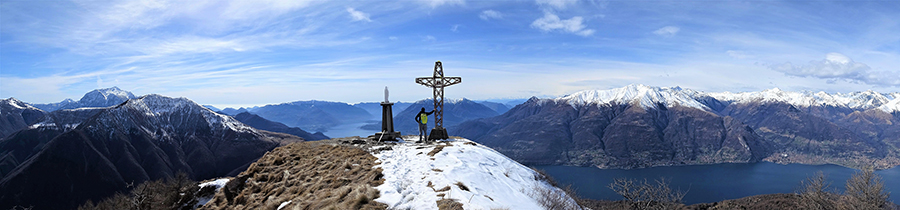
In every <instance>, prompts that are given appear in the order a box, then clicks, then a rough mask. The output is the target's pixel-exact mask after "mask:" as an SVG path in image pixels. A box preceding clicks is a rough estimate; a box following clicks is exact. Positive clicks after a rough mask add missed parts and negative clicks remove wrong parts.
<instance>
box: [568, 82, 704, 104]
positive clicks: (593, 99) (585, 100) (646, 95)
mask: <svg viewBox="0 0 900 210" xmlns="http://www.w3.org/2000/svg"><path fill="white" fill-rule="evenodd" d="M695 94H696V93H695V92H693V91H685V90H683V89H681V88H680V87H672V88H659V87H650V86H646V85H628V86H625V87H621V88H615V89H609V90H585V91H580V92H577V93H573V94H571V95H566V96H563V97H559V98H556V100H558V101H566V102H568V103H569V104H571V105H572V106H584V105H588V104H622V105H626V104H632V103H635V104H639V105H640V106H641V107H644V108H655V107H657V105H658V104H661V105H663V106H666V107H672V106H686V107H693V108H697V109H709V107H706V105H704V104H702V103H700V102H699V101H697V100H696V99H695V98H694V95H695Z"/></svg>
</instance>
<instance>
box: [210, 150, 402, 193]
mask: <svg viewBox="0 0 900 210" xmlns="http://www.w3.org/2000/svg"><path fill="white" fill-rule="evenodd" d="M376 160H377V158H375V157H374V156H372V155H371V154H369V153H368V152H366V151H364V150H362V149H359V148H355V147H348V146H333V145H325V144H317V143H314V142H301V143H294V144H290V145H287V146H283V147H279V148H276V149H275V150H272V151H271V152H268V153H266V155H265V156H263V157H262V158H260V159H259V160H258V161H256V162H255V163H253V164H252V165H250V167H249V168H247V170H246V171H244V172H242V173H241V174H240V175H238V177H237V178H235V179H233V180H232V181H231V182H229V183H228V184H227V185H226V187H225V188H224V189H223V190H221V191H220V192H219V193H216V195H215V197H213V200H212V201H210V202H209V203H207V204H206V205H205V206H203V207H202V208H201V209H275V208H278V206H279V205H280V204H281V203H283V202H287V201H291V203H290V204H288V205H287V206H285V208H284V209H385V208H387V205H385V204H382V203H378V202H375V201H374V199H376V198H378V196H379V192H378V190H376V189H375V188H374V186H378V185H380V184H382V183H383V182H384V179H383V178H382V176H383V174H382V173H381V168H377V169H373V168H372V167H373V166H375V161H376ZM242 180H244V181H243V182H242Z"/></svg>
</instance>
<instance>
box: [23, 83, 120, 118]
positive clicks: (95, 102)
mask: <svg viewBox="0 0 900 210" xmlns="http://www.w3.org/2000/svg"><path fill="white" fill-rule="evenodd" d="M134 98H136V97H135V96H134V94H132V93H131V92H128V91H124V90H122V89H119V87H111V88H103V89H96V90H93V91H91V92H88V93H86V94H84V96H82V97H81V99H79V100H78V101H74V100H72V99H66V100H63V101H62V102H59V103H49V104H33V105H34V106H35V107H37V108H39V109H41V110H44V111H48V112H52V111H56V110H59V109H75V108H82V107H108V106H114V105H118V104H121V103H122V102H125V101H127V100H128V99H134Z"/></svg>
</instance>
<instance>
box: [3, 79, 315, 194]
mask: <svg viewBox="0 0 900 210" xmlns="http://www.w3.org/2000/svg"><path fill="white" fill-rule="evenodd" d="M100 95H103V94H100ZM106 96H107V97H106V98H110V97H108V96H109V95H106ZM13 100H14V99H8V100H5V101H4V102H7V103H9V102H10V101H13ZM16 105H17V106H19V107H21V108H25V109H23V110H31V109H28V107H27V106H23V105H22V104H20V103H17V104H16ZM4 113H7V112H6V110H4ZM22 113H25V112H24V111H23V112H22ZM21 116H22V117H21V118H22V119H25V118H27V117H25V116H31V115H21ZM37 121H38V122H36V123H33V124H31V125H28V126H27V127H26V128H24V129H21V130H19V131H16V132H15V133H13V134H11V135H10V136H8V138H4V139H3V140H2V141H0V172H2V173H3V175H4V176H3V178H2V179H0V192H4V193H3V194H2V195H0V208H4V209H6V208H10V207H12V206H16V205H19V206H33V207H35V208H36V209H70V208H74V207H77V206H78V205H80V204H82V203H83V202H84V201H85V200H93V201H97V200H98V199H100V198H104V197H107V196H109V195H112V194H113V193H116V192H122V191H124V190H126V189H128V188H129V186H134V184H139V183H141V182H144V181H148V180H156V179H161V178H170V177H174V175H175V173H178V172H184V173H186V174H187V175H188V176H189V177H190V178H192V179H195V180H202V179H208V178H213V177H220V176H227V175H234V174H237V173H239V172H240V171H243V170H244V169H245V168H246V167H247V166H248V165H249V164H250V163H251V162H253V161H255V160H256V159H257V158H259V157H261V156H262V155H263V154H264V153H265V152H267V151H269V150H271V149H274V148H275V147H277V146H279V145H283V144H285V143H290V142H297V141H303V139H302V138H299V137H296V136H293V135H288V134H283V133H274V132H268V131H263V130H257V129H255V128H252V127H250V126H247V125H245V124H243V123H241V122H239V121H238V120H235V119H234V118H232V117H230V116H227V115H222V114H217V113H215V112H212V111H211V110H209V109H207V108H205V107H202V106H200V105H198V104H196V103H194V102H193V101H190V100H188V99H185V98H171V97H166V96H161V95H154V94H151V95H145V96H142V97H140V98H134V99H130V100H127V101H125V102H122V103H120V104H118V105H115V106H110V107H96V108H76V109H61V110H57V111H54V112H50V113H47V114H45V115H44V116H42V117H41V119H40V120H37ZM50 200H52V201H53V202H47V201H50Z"/></svg>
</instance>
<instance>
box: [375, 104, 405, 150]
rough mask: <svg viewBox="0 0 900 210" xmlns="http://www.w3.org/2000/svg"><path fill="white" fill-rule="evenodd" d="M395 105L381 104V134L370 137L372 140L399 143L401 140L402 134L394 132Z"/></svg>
mask: <svg viewBox="0 0 900 210" xmlns="http://www.w3.org/2000/svg"><path fill="white" fill-rule="evenodd" d="M393 105H394V103H390V102H381V132H378V133H375V135H371V136H369V138H370V139H374V140H379V141H397V140H398V139H400V138H401V136H400V132H397V131H394V113H393V110H391V107H392V106H393Z"/></svg>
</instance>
